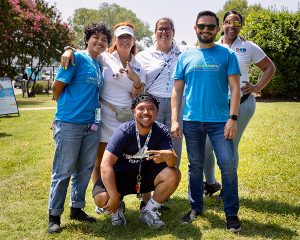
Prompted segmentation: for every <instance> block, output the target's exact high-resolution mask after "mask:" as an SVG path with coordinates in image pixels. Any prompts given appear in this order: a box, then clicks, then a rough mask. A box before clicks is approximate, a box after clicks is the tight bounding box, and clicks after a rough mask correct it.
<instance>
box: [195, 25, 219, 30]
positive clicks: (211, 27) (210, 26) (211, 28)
mask: <svg viewBox="0 0 300 240" xmlns="http://www.w3.org/2000/svg"><path fill="white" fill-rule="evenodd" d="M196 26H197V28H198V29H199V30H204V29H205V27H207V29H208V30H209V31H213V30H215V29H216V27H217V25H215V24H208V25H206V24H196Z"/></svg>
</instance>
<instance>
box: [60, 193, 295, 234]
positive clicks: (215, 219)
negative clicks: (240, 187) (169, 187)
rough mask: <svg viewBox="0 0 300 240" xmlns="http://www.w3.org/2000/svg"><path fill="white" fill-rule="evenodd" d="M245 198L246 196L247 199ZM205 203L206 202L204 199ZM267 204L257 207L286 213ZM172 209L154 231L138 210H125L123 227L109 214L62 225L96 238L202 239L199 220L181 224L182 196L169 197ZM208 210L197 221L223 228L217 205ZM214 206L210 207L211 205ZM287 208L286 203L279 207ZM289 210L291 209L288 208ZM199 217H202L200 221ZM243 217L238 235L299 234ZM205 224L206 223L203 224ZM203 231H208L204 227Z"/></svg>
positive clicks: (184, 202) (185, 207) (185, 203)
mask: <svg viewBox="0 0 300 240" xmlns="http://www.w3.org/2000/svg"><path fill="white" fill-rule="evenodd" d="M246 200H248V199H246ZM246 200H245V199H242V204H243V205H245V206H246V207H250V208H251V206H252V205H253V206H256V205H257V206H258V205H260V201H259V200H258V201H253V202H250V203H249V202H247V201H246ZM205 202H207V201H205ZM265 202H266V205H267V206H269V209H268V208H267V211H266V210H264V208H263V207H262V208H261V209H260V207H258V210H259V211H260V210H261V211H265V212H272V213H278V214H284V213H285V214H286V212H284V211H282V212H277V211H276V210H274V211H272V210H271V205H272V204H274V203H273V202H269V203H267V201H265ZM276 204H277V206H279V205H280V204H281V203H275V205H273V208H276ZM168 205H169V206H170V208H171V210H170V211H167V212H164V213H163V214H162V220H163V221H164V222H165V223H166V226H165V227H164V228H162V229H159V230H154V229H151V228H149V227H148V226H146V225H145V224H143V223H140V222H139V221H138V217H139V211H138V210H131V209H126V213H125V216H126V219H127V225H126V226H119V227H113V226H112V225H111V220H110V217H109V216H106V215H104V216H100V219H98V220H97V222H96V223H93V224H90V223H78V222H69V223H67V224H66V225H65V226H64V227H65V228H66V229H69V230H71V231H81V232H83V233H84V234H87V235H92V236H96V237H103V238H105V239H110V240H112V239H145V238H155V237H156V238H159V237H161V238H162V237H165V238H168V236H169V237H170V238H171V236H172V237H176V238H178V239H187V238H189V239H201V238H202V233H201V231H203V229H205V227H204V226H201V227H199V222H198V223H197V220H196V221H195V223H196V224H197V225H198V226H197V225H196V224H182V223H181V218H182V217H183V215H184V214H185V213H186V212H187V211H188V210H189V204H188V201H187V200H186V199H184V198H178V197H175V198H172V200H171V201H170V203H169V204H168ZM207 205H208V206H207V207H206V209H207V211H205V212H204V215H203V216H202V217H199V220H198V221H203V219H204V220H205V221H207V222H209V223H210V227H209V228H210V229H222V230H225V219H224V218H223V217H220V216H219V215H218V214H216V213H214V212H212V211H209V210H210V209H216V208H218V207H216V205H213V204H211V203H210V204H207ZM212 205H213V206H212ZM282 207H287V208H288V207H289V206H282ZM291 211H292V210H291ZM201 218H202V220H201ZM241 220H242V231H241V232H240V233H239V235H240V236H245V237H254V236H261V237H267V238H276V239H277V238H287V239H291V238H292V237H295V236H298V234H297V233H296V232H295V231H293V230H292V229H290V228H285V227H282V226H280V225H278V224H270V223H260V222H257V221H250V220H243V217H242V216H241ZM205 225H206V224H205ZM205 231H207V230H206V229H205Z"/></svg>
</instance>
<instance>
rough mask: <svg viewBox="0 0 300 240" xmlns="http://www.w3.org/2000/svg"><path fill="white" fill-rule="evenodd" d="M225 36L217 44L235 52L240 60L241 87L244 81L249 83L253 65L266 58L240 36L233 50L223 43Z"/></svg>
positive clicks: (257, 48) (252, 44) (258, 48)
mask: <svg viewBox="0 0 300 240" xmlns="http://www.w3.org/2000/svg"><path fill="white" fill-rule="evenodd" d="M222 40H223V36H222V37H221V38H220V39H219V40H218V41H217V44H219V45H222V46H224V47H227V48H229V49H231V50H233V51H234V52H235V54H236V56H237V58H238V62H239V66H240V70H241V77H240V81H241V87H242V86H243V83H242V82H243V81H247V82H249V69H250V66H251V64H252V63H259V62H260V61H261V60H263V59H264V58H265V57H266V54H265V53H264V51H263V50H262V49H261V48H260V47H259V46H257V45H256V44H255V43H253V42H251V41H242V40H241V39H240V37H239V36H238V37H237V39H236V40H235V41H234V43H233V44H232V45H231V48H230V47H229V46H228V45H227V44H223V43H222Z"/></svg>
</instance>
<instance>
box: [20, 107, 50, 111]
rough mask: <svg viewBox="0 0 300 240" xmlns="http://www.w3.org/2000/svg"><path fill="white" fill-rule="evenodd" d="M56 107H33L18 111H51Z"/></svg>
mask: <svg viewBox="0 0 300 240" xmlns="http://www.w3.org/2000/svg"><path fill="white" fill-rule="evenodd" d="M51 109H56V107H35V108H19V111H40V110H51Z"/></svg>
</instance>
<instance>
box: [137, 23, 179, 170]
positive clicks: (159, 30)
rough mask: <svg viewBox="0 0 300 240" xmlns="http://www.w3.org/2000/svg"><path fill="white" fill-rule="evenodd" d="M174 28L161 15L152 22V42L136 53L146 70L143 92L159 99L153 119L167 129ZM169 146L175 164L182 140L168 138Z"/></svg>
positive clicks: (174, 59)
mask: <svg viewBox="0 0 300 240" xmlns="http://www.w3.org/2000/svg"><path fill="white" fill-rule="evenodd" d="M174 35H175V29H174V24H173V21H172V19H170V18H167V17H163V18H160V19H159V20H158V21H157V22H156V24H155V38H156V42H155V44H154V45H153V46H151V47H149V48H148V49H146V50H144V51H142V52H139V53H138V54H137V56H136V58H137V59H138V61H139V62H141V63H142V64H143V68H144V69H145V71H146V86H145V91H146V92H148V93H150V94H152V95H153V96H155V97H156V98H157V99H158V100H159V101H160V105H159V111H158V114H157V117H156V121H158V122H161V123H163V124H165V125H166V126H167V127H168V129H169V131H171V94H172V88H173V84H174V79H172V73H173V70H174V68H175V65H176V62H177V59H178V56H179V54H180V53H181V49H179V47H178V46H177V45H176V44H175V42H174V40H173V38H174ZM172 142H173V148H174V150H175V151H176V154H177V156H178V163H177V166H178V167H179V164H180V159H181V148H182V139H179V140H176V139H174V138H172Z"/></svg>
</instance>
